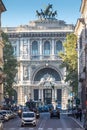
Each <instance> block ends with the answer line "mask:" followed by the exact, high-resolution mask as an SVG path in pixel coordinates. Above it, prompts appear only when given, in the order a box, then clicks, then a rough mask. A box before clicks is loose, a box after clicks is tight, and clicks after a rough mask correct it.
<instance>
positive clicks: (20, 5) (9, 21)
mask: <svg viewBox="0 0 87 130" xmlns="http://www.w3.org/2000/svg"><path fill="white" fill-rule="evenodd" d="M3 3H4V5H5V7H6V9H7V11H6V12H4V13H2V20H1V21H2V27H8V26H9V27H10V26H11V27H16V26H19V25H24V24H28V23H29V21H32V20H37V16H36V10H38V11H40V9H42V10H44V9H45V7H46V6H47V5H48V3H50V4H52V5H53V10H54V11H55V10H57V13H58V15H57V19H59V20H64V21H65V22H66V23H69V24H74V25H75V24H76V22H77V19H78V18H79V17H80V6H81V0H3Z"/></svg>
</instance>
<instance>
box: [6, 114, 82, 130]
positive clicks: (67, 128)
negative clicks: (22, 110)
mask: <svg viewBox="0 0 87 130" xmlns="http://www.w3.org/2000/svg"><path fill="white" fill-rule="evenodd" d="M4 130H83V129H82V128H81V127H80V126H79V125H78V124H77V123H76V122H75V121H74V120H72V118H71V117H68V116H67V115H64V114H61V117H60V119H58V118H52V119H50V115H49V113H48V112H47V113H41V115H40V119H37V126H36V127H33V126H25V127H21V119H20V118H19V117H17V118H15V119H12V120H10V121H8V122H5V123H4Z"/></svg>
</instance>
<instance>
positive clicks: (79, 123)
mask: <svg viewBox="0 0 87 130" xmlns="http://www.w3.org/2000/svg"><path fill="white" fill-rule="evenodd" d="M70 118H71V119H72V120H74V121H75V122H76V123H77V124H78V125H79V126H80V127H81V128H84V127H83V125H82V124H81V122H79V121H78V120H76V119H75V118H73V117H70Z"/></svg>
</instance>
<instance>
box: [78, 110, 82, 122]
mask: <svg viewBox="0 0 87 130" xmlns="http://www.w3.org/2000/svg"><path fill="white" fill-rule="evenodd" d="M79 118H80V121H82V109H81V108H79Z"/></svg>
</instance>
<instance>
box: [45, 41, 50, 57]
mask: <svg viewBox="0 0 87 130" xmlns="http://www.w3.org/2000/svg"><path fill="white" fill-rule="evenodd" d="M49 54H50V42H49V41H46V42H45V43H44V55H49Z"/></svg>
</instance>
